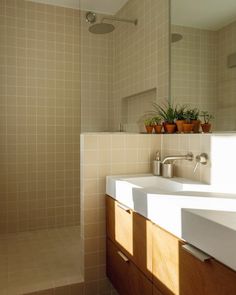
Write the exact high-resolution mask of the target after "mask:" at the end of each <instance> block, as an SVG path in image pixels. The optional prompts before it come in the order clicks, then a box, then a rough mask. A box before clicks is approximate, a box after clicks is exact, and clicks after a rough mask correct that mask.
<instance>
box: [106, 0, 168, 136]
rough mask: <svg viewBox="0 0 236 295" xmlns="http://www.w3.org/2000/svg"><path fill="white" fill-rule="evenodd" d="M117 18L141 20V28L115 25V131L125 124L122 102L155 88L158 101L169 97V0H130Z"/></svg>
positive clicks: (112, 108) (112, 103) (111, 106)
mask: <svg viewBox="0 0 236 295" xmlns="http://www.w3.org/2000/svg"><path fill="white" fill-rule="evenodd" d="M117 16H118V17H122V18H127V19H138V25H137V26H134V25H133V24H128V23H118V22H116V23H115V26H116V30H115V31H114V33H113V38H114V47H113V54H114V56H113V87H112V99H111V100H109V103H110V104H109V115H110V117H109V118H110V126H111V128H112V130H117V129H118V126H119V123H120V122H122V103H121V102H122V99H124V98H126V97H131V98H132V96H136V95H137V94H139V93H143V92H145V91H147V90H150V89H153V88H156V99H163V98H167V97H168V95H169V1H168V0H129V1H128V2H127V4H126V5H125V6H124V7H123V8H122V9H121V10H120V11H119V13H118V14H117ZM144 99H145V96H144ZM144 104H145V103H144Z"/></svg>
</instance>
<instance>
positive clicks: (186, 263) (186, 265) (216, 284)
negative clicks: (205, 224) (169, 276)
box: [179, 247, 236, 295]
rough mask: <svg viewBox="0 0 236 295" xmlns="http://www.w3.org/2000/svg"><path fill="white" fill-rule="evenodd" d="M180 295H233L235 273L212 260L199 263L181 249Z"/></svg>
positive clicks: (235, 289) (235, 283)
mask: <svg viewBox="0 0 236 295" xmlns="http://www.w3.org/2000/svg"><path fill="white" fill-rule="evenodd" d="M179 262H180V263H179V281H180V292H181V293H180V294H181V295H235V294H236V272H235V271H233V270H231V269H229V268H228V267H227V266H225V265H223V264H222V263H220V262H218V261H216V260H214V259H213V258H212V259H210V260H207V261H204V262H202V261H200V260H199V259H197V258H195V257H194V256H193V255H192V254H190V253H188V252H187V251H186V250H185V249H183V248H182V247H181V248H180V256H179Z"/></svg>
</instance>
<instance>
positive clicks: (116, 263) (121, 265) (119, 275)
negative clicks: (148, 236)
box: [107, 239, 152, 295]
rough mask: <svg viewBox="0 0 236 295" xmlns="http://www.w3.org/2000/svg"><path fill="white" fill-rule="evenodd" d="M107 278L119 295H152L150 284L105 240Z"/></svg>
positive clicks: (113, 245) (132, 264)
mask: <svg viewBox="0 0 236 295" xmlns="http://www.w3.org/2000/svg"><path fill="white" fill-rule="evenodd" d="M107 276H108V278H109V279H110V281H111V282H112V284H113V285H114V287H115V288H116V290H117V291H118V293H119V294H120V295H152V282H151V281H150V280H149V279H147V278H146V276H145V275H144V274H143V273H142V272H141V271H140V270H139V269H138V268H137V267H136V266H135V264H134V263H133V262H132V261H131V260H129V259H128V257H126V256H125V254H124V253H122V252H121V250H120V249H119V248H118V247H117V246H116V245H115V244H114V243H113V242H112V241H111V240H110V239H107Z"/></svg>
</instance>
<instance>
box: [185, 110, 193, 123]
mask: <svg viewBox="0 0 236 295" xmlns="http://www.w3.org/2000/svg"><path fill="white" fill-rule="evenodd" d="M184 119H185V121H186V123H188V124H190V123H191V120H193V114H192V110H190V109H189V110H187V111H186V112H185V113H184Z"/></svg>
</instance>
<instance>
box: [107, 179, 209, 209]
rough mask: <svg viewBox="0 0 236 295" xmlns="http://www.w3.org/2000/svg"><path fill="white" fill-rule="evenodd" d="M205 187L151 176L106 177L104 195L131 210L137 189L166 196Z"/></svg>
mask: <svg viewBox="0 0 236 295" xmlns="http://www.w3.org/2000/svg"><path fill="white" fill-rule="evenodd" d="M207 187H208V186H207V185H204V184H202V183H199V182H195V181H191V180H188V179H184V178H178V177H176V178H163V177H159V176H153V175H151V174H145V175H127V176H125V175H121V176H107V179H106V194H108V195H109V196H111V197H113V198H114V199H116V200H118V201H119V202H121V203H124V202H125V203H126V205H127V206H130V208H131V209H134V197H135V195H136V194H137V189H145V190H146V191H147V192H153V193H158V194H161V193H162V194H168V193H174V192H175V193H177V192H181V191H201V190H204V188H205V189H206V188H207Z"/></svg>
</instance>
